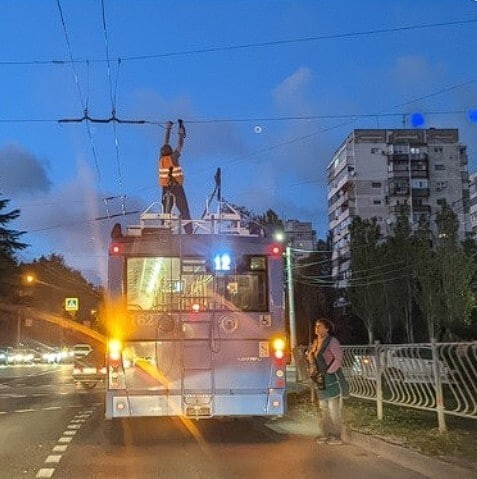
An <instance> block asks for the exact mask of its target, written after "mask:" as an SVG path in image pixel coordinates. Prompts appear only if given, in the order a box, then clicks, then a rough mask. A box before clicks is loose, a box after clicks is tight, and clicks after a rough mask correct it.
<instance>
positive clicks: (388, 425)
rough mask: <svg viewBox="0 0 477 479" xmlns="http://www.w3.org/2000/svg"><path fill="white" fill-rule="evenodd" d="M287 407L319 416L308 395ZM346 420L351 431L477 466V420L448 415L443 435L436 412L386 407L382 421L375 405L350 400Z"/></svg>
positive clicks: (290, 401)
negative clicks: (445, 430)
mask: <svg viewBox="0 0 477 479" xmlns="http://www.w3.org/2000/svg"><path fill="white" fill-rule="evenodd" d="M288 406H289V409H290V410H291V411H292V412H294V413H295V414H297V413H298V414H301V415H306V416H308V415H310V416H314V415H315V414H316V409H315V408H316V406H315V405H312V404H311V402H310V395H309V393H290V394H289V395H288ZM344 420H345V424H346V426H347V427H348V429H350V430H352V431H357V432H360V433H363V434H369V435H373V436H375V437H380V438H382V439H384V440H386V441H388V442H391V443H393V444H398V445H400V446H403V447H407V448H410V449H414V450H417V451H419V452H421V453H422V454H425V455H428V456H432V457H439V458H442V459H446V460H454V461H455V460H457V461H458V462H470V463H473V464H476V463H477V420H476V419H465V418H460V417H453V416H446V425H447V432H445V433H443V434H440V433H439V430H438V427H437V416H436V414H435V413H432V412H429V411H420V410H416V409H411V408H406V407H399V406H394V405H391V404H385V405H384V413H383V420H382V421H379V420H378V419H377V416H376V403H375V402H373V401H365V400H360V399H356V398H350V399H347V400H345V409H344Z"/></svg>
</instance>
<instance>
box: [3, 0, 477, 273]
mask: <svg viewBox="0 0 477 479" xmlns="http://www.w3.org/2000/svg"><path fill="white" fill-rule="evenodd" d="M60 12H61V13H60ZM103 12H104V17H103ZM103 18H104V22H103ZM464 22H467V23H464ZM431 24H433V25H434V26H432V27H426V28H424V27H423V26H425V25H431ZM405 27H412V28H405ZM0 32H1V33H0V36H1V41H0V81H1V88H0V105H1V108H0V193H1V194H2V195H3V196H4V197H6V198H8V199H10V200H11V203H10V205H9V206H10V207H11V208H14V207H15V208H20V209H21V212H22V214H21V217H20V218H19V219H18V220H17V221H16V222H15V223H14V225H13V226H14V227H15V228H16V229H19V230H25V231H27V234H26V235H25V237H24V240H25V241H26V242H27V243H29V244H30V245H31V246H30V248H29V249H28V250H26V251H25V252H23V253H22V254H21V256H20V259H21V260H25V261H28V260H31V259H32V258H35V257H38V256H39V255H41V254H49V253H52V252H55V253H59V254H62V255H63V256H64V257H65V259H66V262H67V263H68V264H69V265H70V266H71V267H73V268H75V269H78V270H81V271H82V272H83V273H84V274H85V275H86V276H87V277H88V278H89V279H90V280H93V281H95V282H99V281H101V280H102V279H104V278H105V267H106V258H107V254H106V252H107V241H108V236H109V231H110V229H111V227H112V225H113V224H114V222H116V221H117V218H115V219H110V220H95V218H98V217H103V216H106V215H107V212H108V211H109V212H110V213H113V214H115V213H119V212H121V207H122V203H121V201H120V200H118V199H116V200H110V201H108V202H107V206H108V208H107V209H106V204H105V202H104V199H103V198H105V197H111V196H121V195H124V197H125V199H124V202H123V205H124V207H125V208H126V210H127V211H132V210H137V209H143V208H145V207H146V206H147V205H149V204H150V203H152V202H153V201H155V200H158V199H159V198H160V189H159V187H158V186H157V180H156V160H157V152H158V149H159V148H160V146H161V143H162V139H163V128H162V127H161V124H163V123H165V122H166V121H167V120H169V119H170V120H173V121H176V119H177V118H183V119H184V120H185V123H186V128H187V138H186V144H185V147H184V150H183V155H182V166H183V168H184V170H185V175H186V182H185V190H186V193H187V196H188V199H189V204H190V208H191V212H192V215H193V216H194V217H200V215H201V214H202V211H203V209H204V205H205V200H206V197H207V195H208V194H210V193H211V192H212V190H213V187H214V182H213V176H214V173H215V171H216V169H217V167H221V168H222V174H223V185H222V187H223V195H224V197H225V198H226V199H227V200H228V201H230V202H232V203H235V204H239V205H243V206H246V207H247V208H249V209H251V210H253V211H254V212H256V213H263V212H264V211H266V210H267V209H269V208H271V209H273V210H275V211H276V212H277V213H278V214H279V215H280V216H282V217H284V218H287V219H299V220H302V221H311V222H312V223H313V225H314V227H315V229H316V230H317V233H318V236H319V237H321V238H323V237H325V236H326V233H327V204H326V166H327V164H328V163H329V161H330V160H331V157H332V155H333V152H334V151H335V149H336V148H337V147H338V146H339V144H340V143H341V142H342V141H343V139H344V138H345V137H346V136H347V135H348V134H349V132H350V131H351V130H352V129H354V128H375V127H379V128H399V127H401V126H402V124H403V115H406V116H405V118H407V119H408V126H410V123H409V114H411V113H414V112H423V113H424V114H425V120H426V123H425V125H424V127H449V128H459V130H460V133H461V141H462V142H463V143H465V144H467V145H468V151H469V169H470V171H474V170H476V169H477V124H476V123H472V122H470V121H469V118H468V113H466V112H468V111H469V110H472V109H474V110H475V109H476V108H477V61H476V60H477V54H476V52H477V41H476V40H477V1H474V0H413V1H411V0H394V1H391V0H362V1H359V2H358V1H355V0H328V1H322V0H313V1H312V0H310V1H305V0H295V1H280V0H274V1H272V0H261V1H257V0H242V1H241V0H236V1H223V0H222V1H211V0H201V1H192V0H182V1H180V2H177V1H166V0H164V1H153V0H135V1H133V0H128V1H127V0H114V1H112V0H81V1H80V0H75V1H73V0H42V1H38V0H22V1H21V2H19V1H17V0H2V1H1V2H0ZM71 58H73V59H74V60H75V62H74V63H73V64H72V63H71V62H70V61H69V60H70V59H71ZM108 58H109V63H108V61H107V59H108ZM85 107H87V108H88V113H89V116H90V117H92V118H104V119H106V118H109V117H111V112H112V109H113V107H114V109H115V111H116V117H117V118H120V119H122V120H148V121H150V122H153V123H157V124H147V125H125V124H120V125H116V128H114V126H113V124H112V123H108V124H99V123H90V124H89V128H88V127H87V125H86V123H85V122H82V123H59V122H58V120H60V119H67V118H70V119H74V118H81V117H82V116H83V110H84V108H85ZM453 112H456V113H453ZM256 127H259V128H256ZM257 131H259V132H258V133H257ZM174 142H175V137H174V138H173V143H174ZM116 144H117V145H118V146H117V147H116ZM123 222H124V223H125V224H128V223H129V224H131V223H132V224H136V223H137V222H138V221H137V217H136V216H129V217H127V218H125V219H124V221H123Z"/></svg>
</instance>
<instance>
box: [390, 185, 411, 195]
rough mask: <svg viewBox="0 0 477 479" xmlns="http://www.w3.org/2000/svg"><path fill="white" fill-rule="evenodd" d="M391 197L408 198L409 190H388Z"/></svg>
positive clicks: (405, 188)
mask: <svg viewBox="0 0 477 479" xmlns="http://www.w3.org/2000/svg"><path fill="white" fill-rule="evenodd" d="M389 194H390V195H391V196H409V188H407V187H404V188H389Z"/></svg>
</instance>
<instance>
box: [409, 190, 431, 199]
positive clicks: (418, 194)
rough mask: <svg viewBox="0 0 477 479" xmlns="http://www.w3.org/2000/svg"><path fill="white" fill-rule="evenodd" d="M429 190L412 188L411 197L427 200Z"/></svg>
mask: <svg viewBox="0 0 477 479" xmlns="http://www.w3.org/2000/svg"><path fill="white" fill-rule="evenodd" d="M430 191H431V190H430V189H429V188H413V189H412V197H413V198H427V197H428V196H429V194H430Z"/></svg>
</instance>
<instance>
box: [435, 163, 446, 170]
mask: <svg viewBox="0 0 477 479" xmlns="http://www.w3.org/2000/svg"><path fill="white" fill-rule="evenodd" d="M434 169H435V170H445V169H446V167H445V165H442V164H440V163H439V164H437V165H434Z"/></svg>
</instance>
